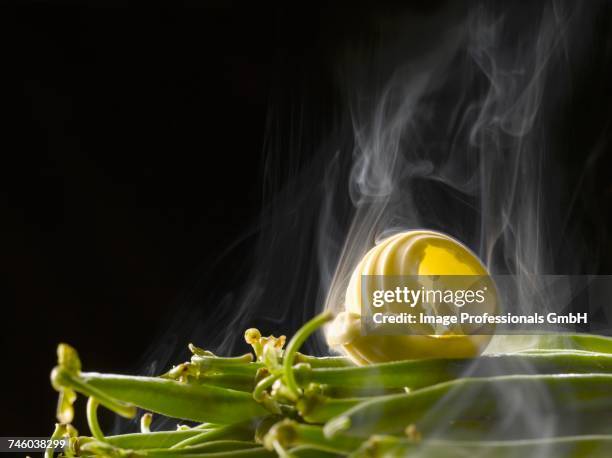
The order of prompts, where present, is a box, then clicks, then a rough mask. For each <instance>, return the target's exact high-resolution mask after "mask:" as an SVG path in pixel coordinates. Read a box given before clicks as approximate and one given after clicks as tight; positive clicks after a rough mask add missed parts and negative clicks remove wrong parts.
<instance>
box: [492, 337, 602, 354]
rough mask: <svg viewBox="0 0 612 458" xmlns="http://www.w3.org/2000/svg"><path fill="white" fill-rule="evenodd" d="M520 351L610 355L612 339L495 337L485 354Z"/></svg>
mask: <svg viewBox="0 0 612 458" xmlns="http://www.w3.org/2000/svg"><path fill="white" fill-rule="evenodd" d="M522 350H581V351H589V352H595V353H610V354H612V338H611V337H605V336H599V335H594V334H538V335H518V334H517V335H511V334H510V335H496V336H494V337H493V339H492V340H491V343H490V344H489V346H488V347H487V349H486V351H485V353H511V352H515V351H522Z"/></svg>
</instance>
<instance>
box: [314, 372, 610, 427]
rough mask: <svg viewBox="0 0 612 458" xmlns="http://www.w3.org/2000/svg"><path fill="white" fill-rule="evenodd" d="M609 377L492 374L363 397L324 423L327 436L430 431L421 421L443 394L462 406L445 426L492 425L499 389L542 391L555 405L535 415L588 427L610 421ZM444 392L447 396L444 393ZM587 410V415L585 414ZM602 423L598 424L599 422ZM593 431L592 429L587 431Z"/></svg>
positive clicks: (499, 401)
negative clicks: (575, 421)
mask: <svg viewBox="0 0 612 458" xmlns="http://www.w3.org/2000/svg"><path fill="white" fill-rule="evenodd" d="M611 388H612V375H599V374H598V375H536V376H533V375H531V376H530V375H512V376H501V377H490V378H480V379H478V378H463V379H459V380H454V381H451V382H446V383H441V384H438V385H433V386H431V387H428V388H422V389H420V390H415V391H412V392H410V393H406V394H399V395H389V396H381V397H378V398H373V399H371V400H367V401H364V402H362V403H360V404H358V405H356V406H355V407H353V408H351V409H350V410H348V411H346V412H344V413H342V414H340V415H338V416H336V418H333V419H331V420H330V421H328V422H327V424H326V425H325V428H324V431H325V434H326V435H327V436H329V437H333V436H334V434H337V433H339V432H341V431H344V432H346V433H347V434H349V435H355V436H360V437H364V436H365V437H367V436H370V435H371V434H377V433H389V434H392V433H398V432H401V431H402V430H403V429H404V428H405V427H407V426H409V425H412V424H414V425H416V426H417V427H418V428H419V429H422V430H424V431H423V432H424V433H425V434H427V433H428V429H429V428H434V427H440V426H441V425H440V423H439V422H440V421H441V420H440V419H438V424H437V425H429V424H425V423H424V422H423V423H419V422H420V421H421V420H423V417H425V415H426V414H427V413H428V412H431V411H432V409H433V408H434V407H435V406H436V404H437V403H438V402H439V401H440V400H441V399H443V398H445V406H449V405H452V404H449V401H452V400H455V401H457V400H459V401H460V402H461V404H460V407H461V408H460V409H458V412H456V415H457V416H455V417H453V415H446V420H445V422H448V425H447V426H446V427H447V428H448V430H452V429H453V428H456V427H460V426H461V422H463V421H474V420H476V421H479V420H481V421H482V422H483V424H484V426H485V427H486V425H494V424H495V422H494V420H495V419H503V418H504V412H499V411H498V410H499V409H500V408H501V407H502V405H503V404H502V401H503V399H505V397H504V396H502V395H500V393H502V394H503V393H515V394H518V395H521V396H527V395H529V394H532V393H537V392H538V390H539V389H544V390H546V391H545V392H546V396H547V399H550V400H551V401H552V402H553V404H554V406H553V407H554V409H552V410H551V411H549V412H540V411H539V410H538V409H537V406H535V405H532V406H530V409H531V411H532V412H533V415H538V414H541V415H555V418H558V419H564V418H565V416H567V415H570V416H571V418H579V415H584V416H585V418H591V419H594V418H595V416H600V417H599V418H597V420H596V422H595V423H594V424H593V425H589V426H590V427H591V426H592V427H595V426H596V425H597V424H601V425H602V426H603V427H605V425H606V422H610V421H612V396H610V392H611ZM447 395H448V397H447ZM588 414H590V415H588ZM600 427H601V426H600ZM590 432H592V433H597V432H598V431H596V430H590Z"/></svg>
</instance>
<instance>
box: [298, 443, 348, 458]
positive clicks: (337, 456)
mask: <svg viewBox="0 0 612 458" xmlns="http://www.w3.org/2000/svg"><path fill="white" fill-rule="evenodd" d="M289 452H290V453H291V456H292V457H295V458H343V457H345V456H346V454H344V453H334V452H328V451H325V450H321V449H318V448H314V447H309V446H307V445H300V446H298V447H295V448H292V449H291V450H290V451H289Z"/></svg>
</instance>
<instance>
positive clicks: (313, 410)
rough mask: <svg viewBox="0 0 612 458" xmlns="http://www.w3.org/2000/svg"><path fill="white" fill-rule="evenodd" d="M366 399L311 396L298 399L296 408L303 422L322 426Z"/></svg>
mask: <svg viewBox="0 0 612 458" xmlns="http://www.w3.org/2000/svg"><path fill="white" fill-rule="evenodd" d="M366 399H367V398H343V399H333V398H328V397H326V396H321V395H311V396H306V397H302V398H300V399H299V400H298V401H297V403H296V407H297V410H298V413H299V414H300V416H301V417H302V418H303V419H304V421H306V422H308V423H313V424H323V423H325V422H326V421H328V420H330V419H332V418H334V417H336V416H338V415H340V414H342V413H343V412H346V411H347V410H349V409H351V408H353V407H355V406H357V405H359V404H361V403H362V402H364V401H365V400H366Z"/></svg>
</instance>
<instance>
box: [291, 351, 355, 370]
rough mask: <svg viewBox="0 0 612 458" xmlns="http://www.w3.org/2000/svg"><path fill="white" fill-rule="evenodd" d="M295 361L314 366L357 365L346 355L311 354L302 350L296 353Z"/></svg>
mask: <svg viewBox="0 0 612 458" xmlns="http://www.w3.org/2000/svg"><path fill="white" fill-rule="evenodd" d="M295 362H296V363H306V364H309V365H310V367H312V368H321V367H351V366H354V365H355V364H353V362H352V361H351V360H350V359H348V358H345V357H344V356H310V355H305V354H303V353H300V352H298V353H297V354H296V355H295Z"/></svg>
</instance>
